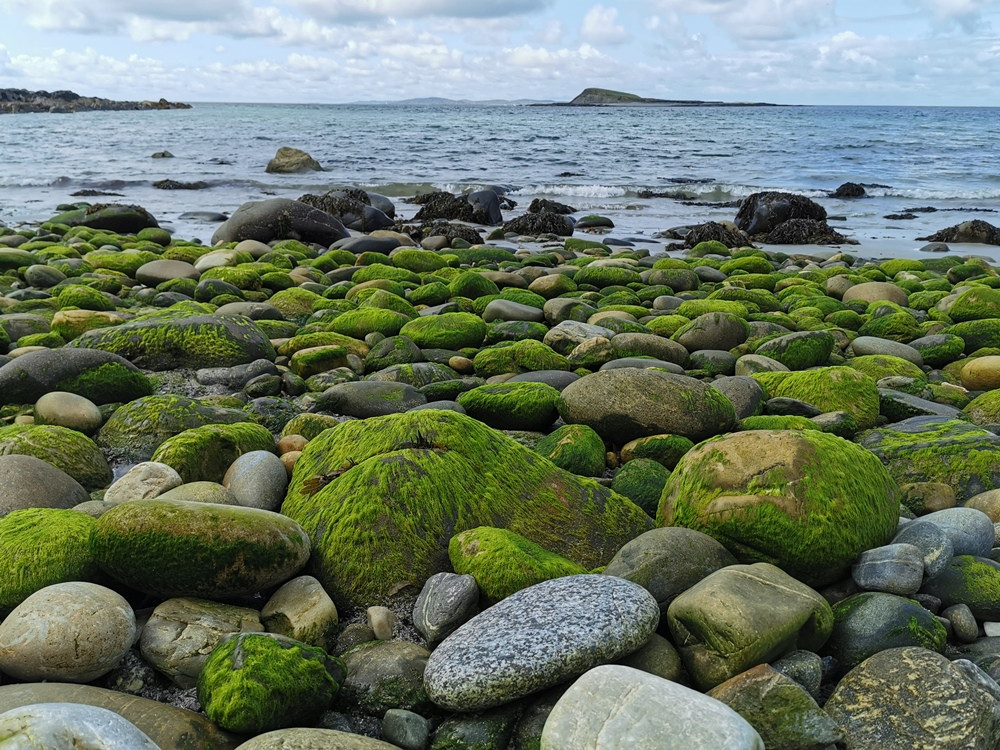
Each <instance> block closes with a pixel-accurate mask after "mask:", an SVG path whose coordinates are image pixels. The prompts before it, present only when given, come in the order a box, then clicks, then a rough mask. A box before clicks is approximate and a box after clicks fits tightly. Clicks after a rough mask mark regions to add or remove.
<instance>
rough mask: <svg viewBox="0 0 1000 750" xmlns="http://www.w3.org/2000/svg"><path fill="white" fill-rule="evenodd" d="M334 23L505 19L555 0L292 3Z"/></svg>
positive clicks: (313, 0) (303, 0) (309, 0)
mask: <svg viewBox="0 0 1000 750" xmlns="http://www.w3.org/2000/svg"><path fill="white" fill-rule="evenodd" d="M289 2H290V4H291V5H293V6H294V7H296V8H298V9H299V10H301V11H303V12H305V13H307V14H309V15H311V16H314V17H316V18H319V19H321V20H324V21H327V22H330V23H347V24H357V23H375V22H380V21H385V20H388V19H389V18H430V17H439V18H502V17H506V16H517V15H522V14H526V13H533V12H536V11H541V10H544V9H546V8H548V7H549V6H551V5H552V2H553V0H289Z"/></svg>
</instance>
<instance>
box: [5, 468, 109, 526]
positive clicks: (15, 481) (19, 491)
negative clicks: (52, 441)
mask: <svg viewBox="0 0 1000 750" xmlns="http://www.w3.org/2000/svg"><path fill="white" fill-rule="evenodd" d="M0 487H2V488H3V491H2V492H0V516H5V515H7V514H8V513H10V512H11V511H12V510H22V509H24V508H63V509H66V508H72V507H74V506H76V505H79V504H80V503H85V502H87V501H88V500H90V493H89V492H87V490H86V489H84V487H83V485H81V484H80V483H79V482H77V481H76V480H75V479H73V477H71V476H70V475H69V474H67V473H66V472H64V471H62V470H60V469H57V468H56V467H55V466H53V465H52V464H50V463H47V462H45V461H42V460H41V459H40V458H35V457H34V456H26V455H21V454H9V455H6V456H0Z"/></svg>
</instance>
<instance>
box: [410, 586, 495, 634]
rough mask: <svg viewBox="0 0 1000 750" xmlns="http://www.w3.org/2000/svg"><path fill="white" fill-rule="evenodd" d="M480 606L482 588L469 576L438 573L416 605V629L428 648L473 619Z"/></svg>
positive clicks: (414, 608)
mask: <svg viewBox="0 0 1000 750" xmlns="http://www.w3.org/2000/svg"><path fill="white" fill-rule="evenodd" d="M478 605H479V585H478V584H477V583H476V579H475V578H473V577H472V576H470V575H458V574H457V573H435V574H434V575H432V576H431V577H430V578H428V579H427V582H426V583H424V587H423V588H422V589H421V590H420V595H419V596H418V597H417V601H416V603H415V604H414V605H413V626H414V627H415V628H416V629H417V630H418V631H419V632H420V634H421V635H422V636H423V637H424V639H425V640H426V641H427V643H428V644H430V645H434V644H435V643H438V642H440V641H443V640H444V639H445V638H447V637H448V636H449V635H450V634H451V633H452V632H454V630H455V629H456V628H457V627H459V626H460V625H461V624H462V623H464V622H466V621H467V620H468V619H469V618H470V617H472V616H473V615H474V614H475V613H476V611H477V609H478Z"/></svg>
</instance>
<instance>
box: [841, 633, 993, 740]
mask: <svg viewBox="0 0 1000 750" xmlns="http://www.w3.org/2000/svg"><path fill="white" fill-rule="evenodd" d="M824 709H825V710H826V713H827V714H828V715H829V716H830V718H832V719H833V720H834V721H835V722H837V724H838V726H839V727H840V729H841V731H842V732H843V734H844V742H845V744H846V745H847V746H848V747H878V748H881V749H882V750H913V748H916V747H933V748H940V750H952V749H954V750H958V748H975V749H976V750H980V749H981V750H987V748H992V747H995V746H996V741H997V736H998V735H1000V703H998V702H997V700H996V698H995V697H994V696H993V695H991V694H990V693H989V692H988V691H987V690H985V689H983V688H982V687H980V686H979V685H978V684H976V682H974V681H973V680H970V679H969V678H968V676H967V675H966V674H965V673H964V672H963V671H962V670H961V669H960V668H959V667H957V666H955V665H954V664H953V663H952V662H950V661H949V660H948V659H946V658H945V657H944V656H941V655H939V654H936V653H934V652H933V651H928V650H927V649H924V648H918V647H914V646H908V647H902V648H891V649H887V650H885V651H881V652H879V653H877V654H875V655H874V656H871V657H869V658H868V659H866V660H865V661H864V662H862V663H861V664H859V665H858V666H857V667H855V668H854V669H852V670H851V671H850V672H848V674H847V675H846V676H845V677H844V678H843V679H841V681H840V682H839V683H838V684H837V687H836V689H835V690H834V692H833V694H832V695H831V696H830V699H829V700H828V701H827V702H826V705H825V706H824Z"/></svg>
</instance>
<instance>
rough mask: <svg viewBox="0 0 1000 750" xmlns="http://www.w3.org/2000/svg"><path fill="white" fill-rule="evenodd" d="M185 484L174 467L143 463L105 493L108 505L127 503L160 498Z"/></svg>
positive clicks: (150, 462) (156, 463)
mask: <svg viewBox="0 0 1000 750" xmlns="http://www.w3.org/2000/svg"><path fill="white" fill-rule="evenodd" d="M183 483H184V480H183V479H181V475H180V474H178V473H177V471H176V470H174V468H173V467H172V466H167V465H166V464H161V463H159V462H157V461H143V462H142V463H141V464H136V465H135V466H133V467H132V468H131V469H129V470H128V471H126V472H125V473H124V474H122V476H121V477H120V478H119V479H117V480H116V481H115V482H113V483H112V485H111V486H110V487H108V489H107V491H106V492H105V493H104V502H106V503H115V504H117V503H125V502H128V501H129V500H146V499H148V498H151V497H159V496H160V495H162V494H163V493H164V492H166V491H167V490H171V489H173V488H174V487H179V486H180V485H182V484H183Z"/></svg>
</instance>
